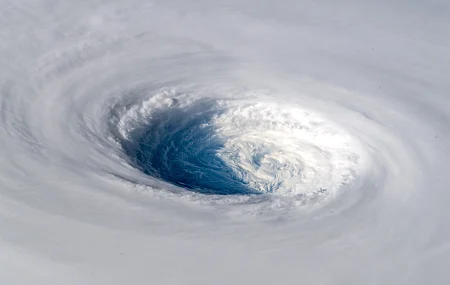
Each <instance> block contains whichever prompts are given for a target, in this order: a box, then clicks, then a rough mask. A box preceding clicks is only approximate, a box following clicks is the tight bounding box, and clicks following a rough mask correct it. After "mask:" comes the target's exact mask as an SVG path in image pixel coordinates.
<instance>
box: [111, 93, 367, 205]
mask: <svg viewBox="0 0 450 285" xmlns="http://www.w3.org/2000/svg"><path fill="white" fill-rule="evenodd" d="M186 94H190V93H182V92H175V91H172V92H167V91H165V92H160V93H157V94H155V95H153V97H151V98H148V99H146V100H144V101H143V102H142V103H140V105H139V107H138V108H137V109H136V108H134V109H130V110H128V111H127V112H125V113H124V114H123V117H122V118H121V120H122V122H124V124H122V129H121V133H122V134H123V137H122V138H121V139H120V143H121V145H122V148H123V151H124V153H125V154H126V155H127V157H128V159H129V161H130V163H131V164H132V165H134V166H135V167H136V168H137V169H139V170H140V171H142V172H143V173H144V174H146V175H148V176H150V177H153V178H155V179H158V180H162V181H164V182H167V183H170V184H172V185H175V186H178V187H180V188H181V189H184V190H185V191H190V192H194V193H199V194H206V195H262V194H264V195H280V196H291V197H294V196H305V195H316V196H322V197H325V196H327V195H330V194H331V193H333V194H336V193H338V192H339V190H340V189H341V188H342V187H343V186H344V185H346V184H349V183H351V182H352V181H353V179H355V177H356V176H357V175H358V173H359V172H360V171H361V169H360V168H361V167H360V162H361V161H360V160H361V159H362V158H361V155H362V153H360V152H358V150H359V149H360V146H359V144H358V142H357V141H355V140H352V139H351V137H350V136H349V135H348V134H346V133H345V132H344V131H343V130H342V129H340V128H339V127H338V126H335V125H333V124H327V123H324V121H323V119H322V118H320V116H319V115H318V114H314V113H312V112H310V111H306V110H303V109H301V108H293V107H290V106H288V105H287V104H280V103H277V104H275V103H271V102H260V101H255V100H244V99H243V100H230V99H221V100H218V99H212V98H189V96H186ZM155 97H156V98H157V99H158V100H155ZM174 102H176V104H175V103H174ZM137 113H139V114H145V115H141V116H137V115H136V114H137ZM136 118H139V119H138V120H136ZM349 157H352V158H353V159H348V158H349Z"/></svg>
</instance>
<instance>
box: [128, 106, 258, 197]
mask: <svg viewBox="0 0 450 285" xmlns="http://www.w3.org/2000/svg"><path fill="white" fill-rule="evenodd" d="M214 105H215V104H214V101H211V100H205V101H203V102H199V103H198V104H195V106H192V107H189V108H178V107H170V108H167V109H164V110H158V111H156V112H154V113H152V118H151V120H150V122H149V124H148V125H147V126H146V127H145V129H141V130H139V131H136V132H135V135H133V134H132V135H131V141H127V142H124V143H123V144H122V147H123V148H124V151H125V152H126V154H127V155H128V156H129V158H130V159H131V160H132V161H133V162H134V163H135V164H136V165H137V166H138V167H139V168H140V169H141V170H142V171H143V172H144V173H145V174H147V175H150V176H153V177H156V178H159V179H162V180H165V181H167V182H169V183H172V184H174V185H178V186H181V187H183V188H186V189H189V190H191V191H194V192H198V193H202V194H213V195H248V194H259V193H258V192H256V191H254V190H252V189H250V188H249V187H248V185H247V184H246V183H244V182H243V181H241V180H240V179H239V178H238V177H236V175H235V173H234V171H233V170H232V169H231V168H230V167H229V166H227V165H226V164H225V163H224V161H223V160H221V159H220V157H218V156H217V153H218V151H219V150H220V149H221V148H223V147H224V144H223V140H221V139H220V137H219V135H218V133H217V131H216V130H215V128H214V127H213V126H212V125H211V124H209V123H210V122H211V119H212V118H213V116H216V115H219V114H220V111H218V110H214Z"/></svg>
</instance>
